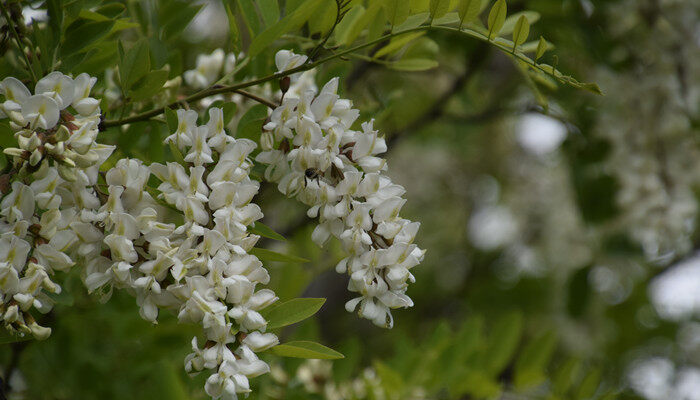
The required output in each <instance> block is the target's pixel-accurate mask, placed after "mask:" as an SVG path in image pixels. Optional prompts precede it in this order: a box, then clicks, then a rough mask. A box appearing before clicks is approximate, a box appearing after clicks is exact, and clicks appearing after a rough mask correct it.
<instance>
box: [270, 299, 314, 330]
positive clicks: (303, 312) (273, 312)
mask: <svg viewBox="0 0 700 400" xmlns="http://www.w3.org/2000/svg"><path fill="white" fill-rule="evenodd" d="M325 302H326V299H315V298H299V299H291V300H288V301H285V302H282V303H279V304H277V305H276V306H274V307H270V309H269V311H267V310H266V312H265V313H263V315H264V316H265V319H267V327H268V329H275V328H281V327H283V326H287V325H291V324H295V323H297V322H300V321H303V320H305V319H307V318H309V317H310V316H312V315H314V314H316V312H318V310H320V309H321V306H323V303H325Z"/></svg>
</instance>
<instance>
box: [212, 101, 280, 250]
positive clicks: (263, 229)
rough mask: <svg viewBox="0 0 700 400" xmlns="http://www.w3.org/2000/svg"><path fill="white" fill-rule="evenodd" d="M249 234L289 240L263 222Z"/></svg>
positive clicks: (256, 223)
mask: <svg viewBox="0 0 700 400" xmlns="http://www.w3.org/2000/svg"><path fill="white" fill-rule="evenodd" d="M224 115H225V114H224ZM248 232H250V233H252V234H255V235H260V236H262V237H266V238H268V239H272V240H279V241H281V242H284V241H286V240H287V239H285V238H284V236H282V235H280V234H279V233H277V232H275V231H274V230H273V229H272V228H270V227H269V226H267V225H265V224H263V223H262V222H255V226H250V227H248Z"/></svg>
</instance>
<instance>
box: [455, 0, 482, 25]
mask: <svg viewBox="0 0 700 400" xmlns="http://www.w3.org/2000/svg"><path fill="white" fill-rule="evenodd" d="M479 11H481V0H459V6H458V7H457V13H458V14H459V26H460V28H461V27H462V26H463V25H464V24H466V23H468V22H471V21H472V20H473V19H474V18H476V17H477V15H479Z"/></svg>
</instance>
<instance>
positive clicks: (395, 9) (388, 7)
mask: <svg viewBox="0 0 700 400" xmlns="http://www.w3.org/2000/svg"><path fill="white" fill-rule="evenodd" d="M381 1H383V3H382V4H383V6H384V14H385V15H386V18H387V20H388V21H389V25H391V27H392V29H393V28H394V27H395V26H398V25H401V24H402V23H403V22H404V21H405V20H406V18H408V14H409V11H410V2H408V1H406V0H381Z"/></svg>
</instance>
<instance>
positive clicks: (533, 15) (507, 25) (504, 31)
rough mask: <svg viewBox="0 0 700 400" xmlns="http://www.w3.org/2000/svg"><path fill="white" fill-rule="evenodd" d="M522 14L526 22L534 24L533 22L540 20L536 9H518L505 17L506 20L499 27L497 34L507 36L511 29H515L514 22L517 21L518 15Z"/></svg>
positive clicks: (511, 31)
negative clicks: (518, 10)
mask: <svg viewBox="0 0 700 400" xmlns="http://www.w3.org/2000/svg"><path fill="white" fill-rule="evenodd" d="M522 16H524V17H525V18H527V22H529V23H530V25H531V26H532V24H534V23H535V22H537V21H539V20H540V17H541V15H540V13H538V12H536V11H520V12H516V13H515V14H512V15H509V16H508V18H506V21H505V22H504V23H503V27H502V28H501V31H500V32H499V34H500V35H501V36H507V35H509V34H511V33H513V30H515V24H516V23H517V22H518V20H519V19H520V17H522Z"/></svg>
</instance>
